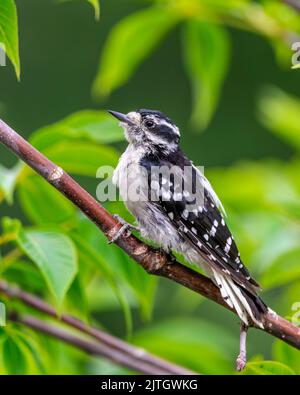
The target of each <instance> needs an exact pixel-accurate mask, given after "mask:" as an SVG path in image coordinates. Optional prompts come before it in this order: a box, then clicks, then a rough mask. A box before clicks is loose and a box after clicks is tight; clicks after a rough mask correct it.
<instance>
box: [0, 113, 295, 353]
mask: <svg viewBox="0 0 300 395" xmlns="http://www.w3.org/2000/svg"><path fill="white" fill-rule="evenodd" d="M0 142H2V143H3V144H4V145H5V146H6V147H7V148H9V149H10V150H11V151H13V152H14V153H15V154H16V155H17V156H18V157H19V158H20V159H22V160H23V161H24V162H25V163H27V164H28V165H29V166H30V167H31V168H32V169H34V170H35V171H36V172H37V173H39V174H40V175H41V176H42V177H43V178H45V179H46V180H47V181H48V182H49V183H50V184H51V185H53V186H54V187H55V188H56V189H57V190H58V191H60V192H61V193H62V194H64V195H65V196H66V197H67V198H68V199H69V200H70V201H71V202H73V203H74V204H75V205H76V206H77V207H78V208H79V209H80V210H81V211H82V212H83V213H84V214H85V215H86V216H87V217H88V218H89V219H90V220H91V221H93V222H94V223H95V224H96V225H97V226H98V227H99V229H101V230H102V232H104V233H105V235H106V236H107V238H108V239H109V240H110V239H112V238H113V236H114V235H115V234H116V232H118V230H119V229H120V227H121V226H122V225H121V224H120V223H119V222H118V221H117V220H116V219H115V218H114V217H112V216H111V215H110V214H109V213H108V212H107V211H106V210H105V209H104V208H103V207H102V206H101V205H100V204H99V203H98V202H97V201H96V200H95V199H94V198H93V197H92V196H91V195H90V194H89V193H88V192H87V191H85V190H84V189H83V188H82V187H81V186H80V185H79V184H78V183H76V181H74V179H73V178H71V177H70V176H69V175H68V174H67V173H65V172H64V171H63V170H62V169H61V168H59V167H58V166H56V165H55V164H54V163H52V162H51V161H50V160H49V159H47V158H46V157H45V156H44V155H42V154H41V153H40V152H39V151H37V150H36V149H35V148H34V147H32V146H31V145H30V144H29V143H28V142H27V141H26V140H24V139H23V138H22V137H21V136H20V135H19V134H17V133H16V132H15V131H14V130H12V129H11V128H10V127H9V126H8V125H7V124H6V123H5V122H3V121H1V120H0ZM116 244H117V245H118V246H119V247H120V248H121V249H123V250H124V251H125V252H126V253H127V254H128V255H129V256H131V257H132V258H133V259H134V260H135V261H136V262H137V263H139V264H140V265H141V266H142V267H143V268H144V269H145V270H146V271H147V272H148V273H150V274H154V275H157V276H161V277H166V278H169V279H171V280H173V281H176V282H177V283H179V284H181V285H184V286H185V287H187V288H190V289H192V290H193V291H195V292H198V293H199V294H201V295H203V296H205V297H207V298H208V299H211V300H213V301H214V302H216V303H218V304H220V305H222V306H224V307H226V308H227V306H226V305H225V302H224V301H223V299H222V298H221V295H220V292H219V289H218V288H217V287H216V286H215V285H214V284H213V283H212V281H211V280H209V279H208V278H207V277H205V276H203V275H201V274H199V273H197V272H195V271H193V270H191V269H189V268H187V267H185V266H184V265H182V264H181V263H179V262H175V263H174V262H173V261H172V260H170V258H169V257H168V256H167V255H165V254H163V253H161V252H159V251H157V250H155V249H153V248H151V247H150V246H148V245H146V244H145V243H143V242H141V241H140V240H138V239H137V238H136V237H135V236H133V235H131V234H130V233H125V234H123V236H122V237H120V238H119V239H118V240H117V241H116ZM232 311H233V310H232ZM263 323H264V326H265V329H264V330H265V331H266V332H268V333H269V334H271V335H273V336H275V337H278V338H279V339H282V340H283V341H285V342H286V343H288V344H290V345H291V346H293V347H295V348H298V349H300V328H297V327H296V326H294V325H293V324H292V323H290V322H288V321H287V320H285V319H284V318H282V317H280V316H278V315H277V314H275V313H272V312H269V313H267V314H266V315H265V316H264V318H263Z"/></svg>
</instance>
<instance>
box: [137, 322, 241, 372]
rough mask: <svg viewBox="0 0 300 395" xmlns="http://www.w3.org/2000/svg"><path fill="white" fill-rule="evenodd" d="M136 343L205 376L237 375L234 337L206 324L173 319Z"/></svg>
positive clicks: (148, 331)
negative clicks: (233, 360) (233, 359)
mask: <svg viewBox="0 0 300 395" xmlns="http://www.w3.org/2000/svg"><path fill="white" fill-rule="evenodd" d="M133 341H134V343H135V344H137V345H139V346H141V347H144V348H146V349H147V350H149V351H151V352H153V353H154V354H157V355H160V356H162V357H164V358H166V359H168V360H171V361H174V362H176V363H179V364H180V365H183V366H186V367H188V368H190V369H193V370H195V371H199V372H200V373H203V374H232V373H233V362H232V357H233V355H234V353H235V347H236V344H235V339H234V334H231V333H229V332H226V331H225V330H224V328H220V327H218V326H216V325H214V324H212V323H210V322H206V321H204V320H195V319H189V318H177V319H171V320H168V321H165V322H161V323H158V324H156V325H155V326H153V327H150V328H148V329H145V330H142V331H140V332H138V333H136V334H135V336H134V339H133ZM200 355H202V356H204V357H203V358H200Z"/></svg>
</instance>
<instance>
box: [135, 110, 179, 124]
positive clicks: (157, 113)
mask: <svg viewBox="0 0 300 395" xmlns="http://www.w3.org/2000/svg"><path fill="white" fill-rule="evenodd" d="M136 112H138V113H139V114H141V116H142V118H145V117H146V116H147V115H154V116H156V117H157V118H161V119H164V120H165V121H166V122H169V123H171V124H172V125H175V123H174V122H173V121H172V120H171V119H170V118H168V117H167V116H166V115H165V114H163V113H162V112H161V111H157V110H148V109H146V108H141V109H139V110H136Z"/></svg>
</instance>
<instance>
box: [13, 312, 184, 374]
mask: <svg viewBox="0 0 300 395" xmlns="http://www.w3.org/2000/svg"><path fill="white" fill-rule="evenodd" d="M9 318H10V319H11V320H12V321H14V322H17V323H19V324H22V325H25V326H27V327H29V328H31V329H33V330H35V331H38V332H41V333H44V334H46V335H48V336H51V337H53V338H55V339H58V340H61V341H63V342H65V343H68V344H70V345H72V346H74V347H76V348H78V349H80V350H82V351H84V352H86V353H88V354H90V355H95V356H100V357H104V358H106V359H109V360H110V361H112V362H114V363H116V364H118V365H121V366H124V367H126V368H129V369H132V370H134V371H136V372H141V373H144V374H151V375H160V374H170V372H168V371H164V370H161V369H159V368H157V367H155V366H151V365H149V364H144V363H141V362H140V361H138V359H136V358H131V357H129V356H128V355H126V354H124V353H122V352H119V351H117V350H114V349H112V348H111V347H108V346H106V345H105V344H101V343H96V342H90V341H87V340H85V339H83V338H81V337H78V336H74V335H73V334H71V333H69V332H67V331H65V330H63V329H61V328H59V327H58V326H54V325H49V323H48V322H44V321H42V320H40V319H37V318H35V317H34V316H32V315H28V314H26V315H19V314H18V313H16V312H12V313H11V314H10V315H9ZM182 374H187V372H186V371H185V369H183V373H182ZM189 374H191V372H189Z"/></svg>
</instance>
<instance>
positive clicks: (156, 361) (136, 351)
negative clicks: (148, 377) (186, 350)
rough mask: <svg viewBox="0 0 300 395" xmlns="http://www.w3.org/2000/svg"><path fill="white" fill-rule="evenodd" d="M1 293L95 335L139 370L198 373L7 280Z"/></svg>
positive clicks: (1, 284) (2, 282)
mask: <svg viewBox="0 0 300 395" xmlns="http://www.w3.org/2000/svg"><path fill="white" fill-rule="evenodd" d="M0 293H2V294H4V295H6V296H7V297H8V298H12V299H18V300H19V301H21V302H23V303H25V304H26V305H28V306H30V307H32V308H33V309H35V310H37V311H40V312H42V313H44V314H47V315H48V316H50V317H53V318H55V319H56V320H58V321H62V322H64V323H65V324H67V325H68V326H70V327H72V328H74V329H77V330H79V331H80V332H82V333H84V334H86V335H89V336H91V337H93V338H94V339H96V340H97V341H98V342H99V341H100V342H101V343H102V344H103V345H104V346H107V348H108V350H112V351H113V352H114V351H117V352H119V353H120V354H122V356H123V358H125V357H126V356H127V357H128V360H129V361H131V360H132V361H133V363H134V364H135V370H138V371H139V372H142V373H146V374H147V373H148V374H152V373H149V372H150V371H153V369H155V371H156V372H160V373H159V374H176V375H180V374H196V373H195V372H191V371H190V370H188V369H185V368H183V367H181V366H177V365H175V364H172V363H170V362H167V361H165V360H163V359H161V358H158V357H156V356H154V355H152V354H150V353H148V352H147V351H146V350H144V349H142V348H138V347H134V346H132V345H130V344H128V343H126V342H124V341H122V340H120V339H118V338H116V337H114V336H112V335H110V334H108V333H106V332H104V331H102V330H100V329H97V328H94V327H92V326H89V325H87V324H85V323H84V322H82V321H80V320H79V319H77V318H75V317H72V316H70V315H67V314H60V315H58V314H57V312H56V311H55V309H54V308H53V307H52V306H51V305H49V304H48V303H46V302H45V301H43V300H42V299H40V298H38V297H37V296H35V295H32V294H30V293H28V292H25V291H23V290H22V289H20V288H19V287H16V286H13V285H10V284H8V283H7V282H6V281H3V280H1V281H0ZM107 354H108V355H109V351H107ZM105 356H107V355H105ZM126 366H128V365H126ZM128 367H131V366H128Z"/></svg>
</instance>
